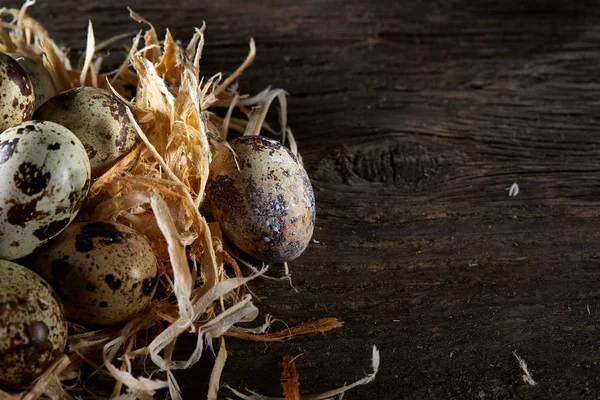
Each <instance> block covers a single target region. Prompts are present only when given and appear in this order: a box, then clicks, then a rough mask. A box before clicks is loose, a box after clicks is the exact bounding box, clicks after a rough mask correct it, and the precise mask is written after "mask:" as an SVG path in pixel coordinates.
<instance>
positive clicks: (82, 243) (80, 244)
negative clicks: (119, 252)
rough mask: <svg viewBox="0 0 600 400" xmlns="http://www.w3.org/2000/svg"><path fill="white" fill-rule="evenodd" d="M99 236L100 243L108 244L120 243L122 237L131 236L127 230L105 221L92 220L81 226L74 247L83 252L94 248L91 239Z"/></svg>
mask: <svg viewBox="0 0 600 400" xmlns="http://www.w3.org/2000/svg"><path fill="white" fill-rule="evenodd" d="M97 237H99V238H101V239H100V240H99V242H100V243H102V244H105V245H110V244H113V243H121V242H122V241H123V239H129V238H131V237H132V235H131V233H129V232H121V231H119V230H118V229H117V228H116V227H115V225H113V224H109V223H107V222H93V223H91V224H87V225H84V226H82V227H81V230H80V233H79V234H78V235H77V236H76V237H75V249H76V250H77V251H79V252H82V253H85V252H88V251H91V250H92V249H93V248H94V243H93V242H92V239H94V238H97Z"/></svg>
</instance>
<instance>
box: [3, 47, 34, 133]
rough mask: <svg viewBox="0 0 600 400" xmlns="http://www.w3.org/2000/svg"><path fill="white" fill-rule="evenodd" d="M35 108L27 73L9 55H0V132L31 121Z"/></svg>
mask: <svg viewBox="0 0 600 400" xmlns="http://www.w3.org/2000/svg"><path fill="white" fill-rule="evenodd" d="M34 107H35V95H34V93H33V86H32V85H31V81H30V80H29V77H28V76H27V72H25V70H24V69H23V67H21V66H20V65H19V63H18V62H16V61H15V60H13V59H12V58H11V57H10V56H9V55H8V54H4V53H0V132H2V131H3V130H5V129H7V128H10V127H11V126H15V125H17V124H20V123H21V122H23V121H26V120H28V119H30V118H31V115H32V114H33V110H34Z"/></svg>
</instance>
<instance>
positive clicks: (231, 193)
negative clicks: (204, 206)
mask: <svg viewBox="0 0 600 400" xmlns="http://www.w3.org/2000/svg"><path fill="white" fill-rule="evenodd" d="M207 193H208V198H209V201H211V202H212V203H213V204H218V205H219V207H220V209H221V210H222V212H223V213H224V214H227V215H230V216H231V217H232V218H236V217H239V216H241V215H242V214H243V213H244V207H243V204H244V203H243V200H244V199H243V196H242V194H241V193H240V192H239V190H238V189H237V188H236V187H235V184H234V182H233V180H232V179H231V178H230V177H228V176H225V175H217V176H216V177H215V178H214V179H209V181H208V184H207ZM222 199H228V201H222Z"/></svg>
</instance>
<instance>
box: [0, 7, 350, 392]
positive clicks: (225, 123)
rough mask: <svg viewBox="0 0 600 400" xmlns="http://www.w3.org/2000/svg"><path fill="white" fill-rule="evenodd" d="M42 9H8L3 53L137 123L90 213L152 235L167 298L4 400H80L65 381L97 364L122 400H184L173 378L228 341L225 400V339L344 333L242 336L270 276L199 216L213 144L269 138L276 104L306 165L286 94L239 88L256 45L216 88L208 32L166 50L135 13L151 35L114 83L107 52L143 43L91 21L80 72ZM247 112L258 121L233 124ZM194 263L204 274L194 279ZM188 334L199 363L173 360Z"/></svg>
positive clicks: (75, 341) (97, 184)
mask: <svg viewBox="0 0 600 400" xmlns="http://www.w3.org/2000/svg"><path fill="white" fill-rule="evenodd" d="M33 4H35V1H33V0H30V1H27V2H26V3H25V4H24V5H23V6H22V7H21V9H18V10H17V9H6V8H2V9H0V17H3V19H2V20H0V51H1V52H11V53H19V54H21V55H24V56H27V57H30V58H32V59H33V60H34V61H36V62H38V63H40V64H41V65H43V66H44V67H45V68H46V69H47V70H48V72H49V74H50V76H51V77H52V80H53V82H54V85H55V86H56V88H57V89H58V90H59V91H64V90H68V89H71V88H73V87H78V86H94V87H99V88H103V89H107V90H110V91H112V92H113V93H114V94H115V95H116V96H117V97H118V98H120V99H121V100H122V101H123V102H124V103H126V104H127V105H128V106H129V110H128V115H129V117H130V119H131V121H132V122H133V124H134V126H135V128H136V132H137V134H138V136H139V138H140V143H139V144H138V145H137V146H136V147H135V148H134V149H133V150H132V151H131V152H130V153H129V154H127V155H125V156H124V157H123V158H122V159H121V160H119V161H118V162H117V163H116V164H115V165H114V166H113V167H112V168H111V169H110V170H108V171H107V172H106V173H105V174H104V175H102V176H100V177H99V178H97V179H96V180H95V181H94V182H93V183H92V186H91V189H90V193H89V196H88V199H87V203H86V205H85V206H84V208H85V211H84V212H83V213H82V215H86V216H88V217H90V218H91V219H93V220H113V221H119V222H121V223H124V224H126V225H129V226H131V227H133V228H134V229H136V230H138V231H139V232H140V233H142V234H143V235H145V236H146V237H147V239H148V240H149V242H150V243H151V245H152V248H153V250H154V251H155V253H156V256H157V258H158V260H159V266H160V273H161V274H160V279H161V285H162V286H163V287H164V288H165V289H166V290H165V292H166V297H163V298H157V299H155V300H154V302H153V303H152V305H151V307H150V308H149V309H148V310H147V311H146V312H144V313H142V314H140V315H138V316H137V317H135V318H134V319H132V320H131V321H129V322H128V323H126V324H125V325H124V326H122V327H120V328H117V329H105V330H101V331H88V332H82V333H75V334H72V335H71V336H70V337H69V344H68V353H69V355H68V356H67V355H64V356H62V357H61V358H59V359H58V360H57V361H56V362H55V363H54V364H52V365H51V366H50V367H49V368H48V370H47V371H46V372H45V373H44V374H43V375H42V376H41V377H40V378H38V379H37V380H36V381H35V382H33V383H32V386H31V387H30V388H29V390H28V391H27V392H25V393H22V394H17V395H12V394H8V393H4V392H0V398H7V399H12V398H14V399H17V398H22V399H26V400H35V399H38V398H42V397H43V398H70V395H69V394H68V391H69V390H68V389H65V388H64V387H63V386H62V385H61V384H60V383H59V382H60V379H63V378H73V377H77V376H78V374H77V372H76V371H77V369H78V368H80V367H81V366H82V365H85V364H89V365H92V366H93V367H94V368H96V369H97V370H98V371H102V372H104V373H107V374H110V376H112V377H113V378H114V379H115V387H114V390H113V396H112V397H113V398H115V399H151V398H152V397H153V396H154V395H155V393H156V391H158V390H160V389H163V388H168V390H169V393H170V395H171V397H172V398H173V399H180V398H181V392H180V388H179V386H178V384H177V381H176V378H175V374H174V373H173V371H175V370H177V369H183V368H189V367H191V366H192V365H194V364H195V363H196V362H198V360H199V359H200V358H201V356H202V354H203V352H204V351H205V350H206V348H209V349H212V345H213V339H219V352H218V355H217V359H216V361H215V365H214V369H213V373H212V374H211V378H210V383H209V386H210V389H209V393H208V398H209V399H216V397H217V392H218V390H219V386H220V383H219V382H220V377H221V373H222V371H223V368H224V365H225V361H226V359H227V351H226V347H225V336H229V337H236V338H240V339H246V340H252V341H263V342H268V341H280V340H286V339H288V338H290V337H292V336H295V335H299V334H305V333H311V332H324V331H327V330H329V329H333V328H336V327H339V326H341V323H340V322H339V321H337V320H335V319H325V320H319V321H315V322H312V323H308V324H302V325H300V326H297V327H295V328H290V329H287V330H285V331H281V332H276V333H270V334H269V333H266V334H265V332H266V331H267V329H268V328H269V326H270V324H271V318H270V317H269V316H267V320H266V322H265V324H264V325H263V326H261V327H257V328H255V329H248V328H240V327H237V326H236V325H237V324H238V323H240V322H250V321H254V320H255V319H256V317H257V315H258V309H257V308H256V307H255V306H254V304H253V302H252V297H251V296H250V295H248V294H246V289H245V285H246V284H247V283H248V282H249V281H251V280H253V279H255V278H257V277H259V276H261V275H263V274H264V273H265V272H266V270H267V269H266V268H263V269H261V270H256V269H255V268H252V271H253V272H252V273H251V274H250V275H249V276H243V274H242V272H241V270H240V269H239V267H238V265H237V263H236V262H235V260H234V258H233V257H232V256H231V255H230V254H229V253H228V252H227V251H226V250H225V249H223V244H222V243H223V242H222V238H221V233H220V228H219V227H218V224H216V225H214V224H213V226H212V229H211V227H210V226H209V224H208V223H207V222H206V220H205V219H204V217H203V215H202V214H201V213H200V211H199V209H200V205H201V203H202V201H203V198H204V189H205V187H206V183H207V180H208V173H209V165H210V162H211V157H212V152H211V143H212V144H216V145H217V146H220V145H225V146H228V144H227V137H228V134H229V132H230V131H236V132H240V133H241V132H243V134H244V135H259V134H260V132H261V129H262V128H266V124H265V117H266V115H267V112H268V110H269V108H270V107H271V104H272V102H273V100H274V99H276V98H277V99H278V100H279V104H280V106H281V110H280V125H281V131H280V134H281V136H282V141H283V142H284V143H285V141H286V138H287V139H288V141H289V146H290V149H291V150H292V152H293V153H294V154H296V155H298V157H299V154H298V150H297V146H296V143H295V141H294V139H293V136H292V134H291V131H290V130H289V128H288V127H287V117H286V115H287V110H286V107H287V106H286V93H285V92H284V91H283V90H281V89H274V90H271V89H270V88H269V89H266V90H265V91H263V92H261V93H260V94H259V95H257V96H254V97H250V96H247V95H244V94H239V93H237V92H236V91H235V90H234V89H232V88H231V86H232V83H233V82H234V81H235V80H236V79H237V78H239V77H240V76H241V75H242V74H243V72H244V71H245V70H246V68H247V67H248V66H249V65H250V64H251V63H252V61H253V60H254V57H255V55H256V46H255V43H254V40H250V50H249V53H248V56H247V57H246V59H245V60H244V61H243V63H242V64H241V65H240V67H239V68H238V69H236V71H235V72H234V73H233V74H231V75H230V76H228V77H227V78H226V79H224V80H223V78H222V75H221V74H216V75H214V76H212V77H210V78H208V79H206V78H204V77H202V76H201V75H200V60H201V58H202V50H203V48H204V30H205V25H204V24H203V26H202V27H201V28H197V29H196V30H195V32H194V35H193V37H192V38H191V40H190V42H189V44H188V45H187V46H186V47H185V48H184V47H182V46H181V45H180V44H178V42H176V41H175V40H174V38H173V37H172V35H171V33H170V32H169V31H167V32H166V36H165V39H164V41H162V42H161V41H159V39H158V35H157V33H156V30H155V29H154V27H153V26H152V24H150V23H149V22H148V21H146V20H145V19H144V18H143V17H142V16H140V15H139V14H137V13H135V12H134V11H133V10H129V11H130V16H131V18H132V19H133V20H135V21H137V22H138V23H141V24H144V25H146V26H148V29H147V30H146V31H145V32H141V31H140V32H139V33H138V34H137V35H135V36H134V37H133V39H132V45H131V47H129V48H128V54H127V56H126V58H125V59H124V60H123V61H122V63H121V64H120V66H119V67H118V68H117V69H116V70H113V71H111V72H108V73H103V72H101V71H102V61H103V57H102V54H100V52H101V50H102V49H105V48H107V47H108V46H112V45H114V44H115V43H117V42H119V41H120V40H122V39H124V38H127V37H131V36H132V35H131V34H130V33H126V34H122V35H117V36H115V37H113V38H109V39H107V40H104V41H101V42H100V43H96V39H95V35H94V29H93V25H92V23H91V22H90V23H89V25H88V31H87V42H86V50H85V53H84V55H83V56H82V58H81V59H80V60H79V63H78V65H77V68H73V67H72V65H71V62H70V60H69V57H68V52H67V51H66V50H65V49H62V48H61V47H60V46H58V45H57V44H56V43H55V42H54V41H53V40H52V39H51V38H50V37H49V35H48V32H47V31H46V30H45V29H44V28H43V26H42V25H41V24H40V23H39V22H37V21H36V20H35V19H33V18H32V17H30V16H29V15H28V14H27V9H28V8H29V7H30V6H31V5H33ZM7 17H8V19H10V21H8V22H7ZM128 85H135V86H136V95H135V97H133V98H128V97H127V96H128V95H127V92H126V90H125V87H126V86H128ZM219 107H225V108H226V109H227V113H226V115H225V117H224V118H222V117H220V116H219V115H217V113H216V112H215V111H214V109H217V108H219ZM249 107H253V109H252V110H250V109H249ZM235 109H238V110H240V111H241V112H242V113H243V114H244V115H245V116H246V119H245V120H244V119H239V118H232V115H233V111H234V110H235ZM189 262H191V263H192V264H193V265H194V268H192V269H190V267H189ZM224 262H228V263H230V264H231V265H233V267H234V271H235V275H234V276H231V277H230V276H227V274H226V273H225V270H224V268H223V263H224ZM198 265H199V267H198ZM152 327H154V328H155V329H154V330H152V332H157V333H156V334H155V335H154V336H153V337H152V336H150V337H148V340H147V341H145V342H144V345H143V346H142V347H136V343H137V342H136V338H137V337H138V336H139V335H140V334H142V333H145V335H146V336H148V335H149V332H150V331H149V329H150V328H152ZM184 333H188V334H193V335H196V337H197V342H196V347H195V349H194V350H193V352H192V353H191V354H190V355H189V357H188V358H187V359H184V360H173V353H174V350H175V347H176V342H177V338H178V337H179V336H180V335H182V334H184ZM146 344H147V345H146ZM137 358H149V359H150V360H151V361H152V362H153V363H154V365H155V366H156V368H158V369H159V370H162V371H164V372H165V375H166V380H163V379H159V378H156V377H151V376H150V377H148V376H135V375H134V372H133V368H132V361H133V360H135V359H137ZM119 360H120V365H117V364H116V362H117V361H119ZM78 382H79V381H78ZM77 385H78V384H75V386H77ZM124 389H125V390H126V393H123V394H122V392H123V390H124ZM84 390H85V388H84ZM296 397H297V396H296ZM296 397H295V398H296Z"/></svg>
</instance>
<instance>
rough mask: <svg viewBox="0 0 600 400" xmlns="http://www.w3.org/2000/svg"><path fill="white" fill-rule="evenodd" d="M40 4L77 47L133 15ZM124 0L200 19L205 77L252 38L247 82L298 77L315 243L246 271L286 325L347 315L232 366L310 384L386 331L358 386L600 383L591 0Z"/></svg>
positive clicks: (528, 390) (319, 382) (236, 379)
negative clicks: (290, 258) (288, 365)
mask: <svg viewBox="0 0 600 400" xmlns="http://www.w3.org/2000/svg"><path fill="white" fill-rule="evenodd" d="M5 3H7V4H6V5H9V6H15V5H18V4H19V2H17V1H13V0H10V1H8V2H6V1H5ZM40 3H41V4H39V5H37V6H36V7H34V9H33V11H32V14H33V15H35V16H38V17H40V18H41V19H43V20H45V21H46V23H47V25H48V27H49V29H50V31H51V33H52V34H53V36H54V37H55V38H57V39H59V40H60V41H62V42H63V43H65V44H67V45H69V46H71V47H73V48H81V47H82V46H83V44H84V39H83V37H84V34H85V32H86V23H87V20H88V19H91V20H92V21H93V22H94V27H95V29H96V34H97V38H98V39H103V38H107V37H109V36H110V35H111V34H115V33H117V32H119V33H120V32H123V31H129V30H137V29H139V28H141V27H140V26H139V25H137V24H136V23H134V22H132V21H131V20H129V18H128V13H127V11H126V10H125V5H119V6H115V5H113V2H112V1H108V0H100V1H94V2H79V1H74V0H68V1H67V0H64V1H60V2H51V1H40ZM82 3H85V4H82ZM128 5H129V6H131V7H132V8H134V9H135V10H136V11H137V12H139V13H140V14H142V15H143V16H145V17H146V18H147V19H149V20H151V21H154V22H155V24H156V26H157V28H159V31H161V32H162V31H163V29H164V28H165V27H167V26H168V27H170V28H171V29H172V30H173V31H174V33H175V35H176V37H177V38H179V39H180V40H182V41H187V40H188V38H189V37H190V36H191V34H192V27H194V26H200V25H201V23H202V20H205V21H206V23H207V25H208V29H207V43H206V50H205V57H204V59H203V71H204V73H205V74H206V75H211V74H212V73H214V72H216V71H220V70H222V71H232V70H233V69H234V68H235V67H236V66H237V65H238V64H239V63H240V62H241V60H242V59H243V58H244V56H245V54H246V52H247V44H248V39H249V38H250V37H251V36H253V37H254V38H255V39H256V41H257V45H258V57H257V60H256V62H255V63H254V65H253V67H252V68H251V69H250V70H249V71H248V73H246V74H245V76H244V77H243V79H242V81H241V87H242V89H243V90H242V91H244V92H251V93H255V92H258V91H260V90H261V89H263V88H264V87H266V86H267V85H273V86H276V87H283V88H285V89H287V90H288V91H289V93H290V100H289V104H290V119H289V123H290V125H291V126H292V128H293V130H294V132H295V134H296V136H297V138H298V140H299V144H300V150H301V152H302V154H303V156H304V160H305V164H306V166H307V169H308V170H309V174H310V176H311V178H312V180H313V185H314V188H315V191H316V199H317V207H318V212H317V228H316V230H315V235H314V238H315V239H316V240H317V241H319V242H320V244H316V243H315V244H311V245H310V247H309V248H308V250H307V251H306V253H305V255H304V256H302V257H301V258H300V259H298V260H297V261H296V262H294V263H293V264H292V265H291V268H292V275H293V279H294V284H295V286H296V287H297V289H298V290H299V293H296V292H294V291H293V290H291V289H290V288H289V287H288V286H286V285H285V284H273V283H269V282H257V283H255V284H253V285H252V286H251V287H252V289H253V290H254V292H255V293H257V294H258V295H259V296H260V297H261V299H262V301H261V302H258V303H257V305H258V306H259V307H260V309H261V310H262V311H263V312H268V313H270V314H272V315H274V316H276V317H277V318H281V319H284V320H285V321H286V322H288V323H289V324H296V323H300V322H304V321H308V320H312V319H316V318H320V317H330V316H335V317H339V318H341V319H342V320H343V321H344V322H345V325H344V327H343V328H341V329H338V330H336V331H333V332H331V333H328V334H325V335H321V334H316V335H310V336H306V337H302V338H296V339H294V340H292V341H289V342H286V343H283V344H269V345H263V344H256V343H246V342H240V341H235V340H229V341H228V348H229V353H230V356H229V360H228V363H227V367H226V369H225V373H224V376H223V380H222V381H223V382H224V383H227V384H229V385H231V386H232V387H235V388H240V389H241V388H246V387H247V388H250V389H253V390H257V391H259V392H261V393H264V394H267V395H280V394H281V387H280V385H279V374H280V371H281V369H280V362H281V358H282V356H283V355H285V354H291V355H293V356H296V355H300V357H299V358H297V360H296V362H297V368H298V371H299V373H300V375H301V381H302V382H303V390H304V393H316V392H318V391H323V390H327V389H330V388H332V387H336V386H339V385H342V384H344V383H345V382H351V381H353V380H355V379H357V378H359V377H361V376H362V375H363V374H364V373H365V372H369V371H370V349H371V346H372V345H373V344H376V345H377V346H378V347H379V348H380V350H381V359H382V364H381V372H380V374H379V376H378V377H377V379H376V380H375V382H373V383H372V384H370V385H369V386H365V387H362V388H359V389H356V390H354V391H352V392H350V393H348V394H347V395H346V396H345V397H344V399H349V400H352V399H402V398H406V399H450V398H455V399H473V398H474V399H507V398H520V399H539V398H563V399H566V398H580V397H582V398H598V397H599V396H600V365H599V360H600V340H599V339H598V333H599V330H598V326H599V323H600V269H599V268H598V267H599V265H598V263H599V255H600V244H599V241H600V230H599V229H598V228H597V227H596V223H598V222H599V221H600V216H599V212H600V201H599V195H600V184H599V183H598V174H599V173H600V161H599V158H600V133H599V132H598V129H599V128H598V127H599V126H600V112H599V111H600V101H599V91H600V62H599V61H600V7H599V6H598V5H597V4H595V3H594V2H591V1H579V2H572V1H567V0H565V1H539V0H522V1H516V0H508V1H503V2H497V1H492V0H481V1H466V0H454V1H417V0H407V1H384V0H371V1H362V0H331V1H329V0H310V1H304V2H299V1H289V0H285V1H276V0H265V1H261V2H246V1H238V0H224V1H217V2H199V1H191V0H188V1H183V0H172V1H168V2H161V1H149V0H144V1H141V0H135V1H134V0H132V1H130V2H129V3H128ZM514 182H516V183H518V185H519V186H520V193H519V194H518V196H517V197H509V196H508V191H507V188H508V187H509V186H511V184H513V183H514ZM194 340H195V339H193V338H187V339H185V340H181V341H180V342H179V343H178V345H179V346H180V347H182V348H186V347H187V348H190V347H191V346H193V344H194ZM513 352H515V353H516V354H518V355H519V356H520V357H522V358H523V359H524V360H525V361H526V362H527V364H528V366H529V368H530V371H531V373H532V375H533V378H534V379H535V380H536V381H537V383H538V384H537V386H534V387H532V386H530V385H528V384H527V383H525V382H524V381H523V380H522V378H521V374H522V373H521V371H520V368H519V365H518V362H517V360H516V358H515V356H514V355H513ZM212 359H213V357H212V355H210V354H209V355H207V356H206V359H205V360H204V361H203V362H201V363H200V364H199V365H197V366H196V367H194V368H193V369H191V370H189V371H185V372H180V373H178V375H177V376H178V377H179V382H180V384H181V387H182V390H183V393H184V398H186V399H192V398H203V397H204V396H199V393H202V391H203V390H205V388H206V385H207V381H208V376H207V375H208V373H209V371H210V369H209V368H210V365H211V364H212ZM97 390H98V392H97V393H101V392H102V389H101V388H100V389H97ZM220 393H221V394H222V396H223V398H225V396H228V395H229V396H230V393H229V392H228V390H226V389H222V390H221V392H220Z"/></svg>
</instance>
